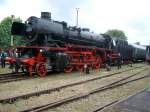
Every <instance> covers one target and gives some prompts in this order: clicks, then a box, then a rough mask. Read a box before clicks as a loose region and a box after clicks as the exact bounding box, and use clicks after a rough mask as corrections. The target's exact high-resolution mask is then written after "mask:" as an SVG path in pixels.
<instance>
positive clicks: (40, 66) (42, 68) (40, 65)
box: [36, 62, 47, 77]
mask: <svg viewBox="0 0 150 112" xmlns="http://www.w3.org/2000/svg"><path fill="white" fill-rule="evenodd" d="M36 72H37V74H38V75H39V76H40V77H44V76H45V75H46V73H47V69H46V66H45V64H44V63H43V62H40V63H38V64H37V65H36Z"/></svg>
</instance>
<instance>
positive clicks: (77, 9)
mask: <svg viewBox="0 0 150 112" xmlns="http://www.w3.org/2000/svg"><path fill="white" fill-rule="evenodd" d="M79 9H80V8H76V11H77V22H76V27H78V13H79Z"/></svg>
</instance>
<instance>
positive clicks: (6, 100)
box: [0, 66, 144, 103]
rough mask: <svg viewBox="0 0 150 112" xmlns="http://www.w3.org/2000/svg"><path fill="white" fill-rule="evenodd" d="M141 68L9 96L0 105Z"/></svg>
mask: <svg viewBox="0 0 150 112" xmlns="http://www.w3.org/2000/svg"><path fill="white" fill-rule="evenodd" d="M141 67H144V66H139V67H134V68H131V69H128V70H124V71H121V72H116V73H112V74H110V75H106V76H98V77H95V78H91V79H88V80H84V81H79V82H76V83H70V84H66V85H61V86H58V87H55V88H49V89H45V90H41V91H36V92H31V93H28V94H21V95H17V96H11V97H7V98H3V99H0V103H13V102H14V101H16V100H17V99H21V98H22V99H24V98H25V99H27V98H29V97H32V96H39V95H42V94H47V93H50V92H54V91H57V90H60V89H64V88H67V87H72V86H76V85H80V84H84V83H88V82H92V81H95V80H99V79H103V78H107V77H111V76H114V75H117V74H120V73H124V72H128V71H130V70H133V69H137V68H141Z"/></svg>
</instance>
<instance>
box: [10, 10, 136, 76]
mask: <svg viewBox="0 0 150 112" xmlns="http://www.w3.org/2000/svg"><path fill="white" fill-rule="evenodd" d="M11 33H12V35H20V36H23V37H24V39H25V40H26V42H28V45H27V46H19V47H16V48H17V52H18V56H19V57H17V58H15V59H13V61H12V63H14V65H15V69H16V71H18V70H19V69H22V71H24V72H28V73H29V74H30V75H32V72H37V73H38V75H40V76H45V75H46V73H47V71H48V70H52V71H65V72H71V71H72V70H74V69H76V70H78V71H82V70H83V67H84V65H85V64H87V65H88V66H89V67H91V68H100V66H101V64H102V63H104V62H105V61H106V56H107V54H109V55H111V57H112V59H113V60H115V59H116V58H117V53H118V52H119V53H121V55H122V57H123V60H132V59H133V57H132V56H133V51H134V49H133V48H135V46H132V47H131V46H130V45H129V44H128V42H127V41H124V40H118V39H112V38H111V37H110V36H108V35H106V34H95V33H93V32H90V31H89V29H87V28H82V29H81V28H77V27H70V26H68V25H67V23H66V22H64V21H63V22H59V21H54V20H52V19H51V14H50V13H48V12H42V13H41V18H37V17H33V16H31V17H29V18H28V19H27V21H26V22H25V23H18V22H14V23H13V24H12V29H11Z"/></svg>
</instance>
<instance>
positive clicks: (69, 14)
mask: <svg viewBox="0 0 150 112" xmlns="http://www.w3.org/2000/svg"><path fill="white" fill-rule="evenodd" d="M149 2H150V1H149V0H0V20H2V19H3V18H4V17H6V16H9V15H15V16H17V17H20V18H22V19H23V20H26V19H27V18H28V17H30V16H37V17H40V12H41V11H48V12H51V13H52V19H54V20H60V21H67V22H68V24H69V25H76V8H80V9H79V26H81V27H88V28H90V29H91V31H94V32H96V33H104V32H106V31H107V30H109V29H119V30H123V31H124V32H125V34H126V35H127V37H128V41H129V42H130V43H134V42H140V43H141V44H150V6H149V5H150V3H149Z"/></svg>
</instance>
